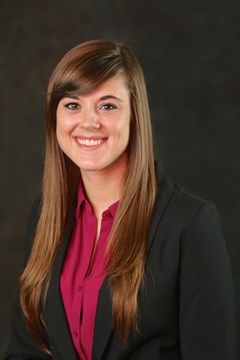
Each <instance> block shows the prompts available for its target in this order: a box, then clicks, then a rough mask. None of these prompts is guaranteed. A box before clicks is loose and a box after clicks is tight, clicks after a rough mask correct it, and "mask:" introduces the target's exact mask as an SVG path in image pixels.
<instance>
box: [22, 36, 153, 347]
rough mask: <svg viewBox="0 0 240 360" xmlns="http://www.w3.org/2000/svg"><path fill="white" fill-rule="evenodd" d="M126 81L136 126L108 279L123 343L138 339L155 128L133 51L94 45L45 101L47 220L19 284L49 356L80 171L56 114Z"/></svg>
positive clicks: (65, 64)
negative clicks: (49, 323) (59, 264)
mask: <svg viewBox="0 0 240 360" xmlns="http://www.w3.org/2000/svg"><path fill="white" fill-rule="evenodd" d="M119 73H121V74H123V75H124V77H125V80H126V84H127V87H128V89H129V91H130V96H131V106H132V121H131V129H130V143H129V147H128V152H129V154H128V156H129V163H128V171H127V176H126V181H125V186H124V190H123V193H122V196H121V202H120V205H119V209H118V212H117V215H116V219H115V222H114V226H113V229H112V232H111V235H110V238H109V249H110V250H109V251H111V256H110V257H109V258H110V260H109V263H108V266H107V277H108V282H109V287H110V291H111V294H112V313H113V322H114V325H115V327H116V328H117V330H118V332H119V335H120V337H121V339H122V341H123V343H126V342H127V339H128V336H129V334H130V331H133V333H136V332H137V324H138V301H137V295H138V291H139V287H140V286H141V284H142V282H143V275H144V267H145V259H146V248H147V240H148V233H149V228H150V224H151V219H152V213H153V208H154V202H155V196H156V182H155V171H154V158H153V146H152V131H151V120H150V113H149V106H148V99H147V92H146V87H145V82H144V77H143V74H142V70H141V67H140V66H139V63H138V61H137V60H136V58H135V56H134V55H133V53H132V52H131V51H130V50H129V48H128V47H126V46H125V45H122V44H118V43H115V42H112V41H108V40H93V41H88V42H85V43H82V44H80V45H78V46H76V47H75V48H73V49H72V50H70V51H69V52H68V53H67V54H66V55H65V56H64V57H63V58H62V60H61V61H60V62H59V64H58V65H57V66H56V68H55V70H54V72H53V74H52V76H51V78H50V82H49V86H48V92H47V101H46V154H45V165H44V176H43V191H42V203H41V210H40V217H39V221H38V225H37V229H36V235H35V239H34V243H33V247H32V252H31V254H30V257H29V259H28V262H27V265H26V267H25V269H24V271H23V273H22V276H21V278H20V301H21V306H22V309H23V312H24V315H25V317H26V320H27V323H28V326H29V329H30V332H31V334H32V336H33V337H34V338H35V340H36V341H37V342H38V343H39V344H40V345H41V347H42V348H43V349H44V350H45V351H49V348H48V345H47V343H46V342H45V336H44V334H46V328H45V323H44V308H43V307H44V305H43V304H44V302H43V301H42V299H45V297H46V294H47V290H48V285H49V280H50V277H51V272H52V268H53V263H54V259H55V257H56V254H57V251H58V248H59V246H60V244H61V239H62V236H63V234H64V231H65V227H66V224H67V219H68V215H69V213H70V209H71V205H70V204H71V203H72V199H73V198H74V196H75V192H76V187H77V183H78V181H79V174H80V172H79V169H78V168H77V166H76V165H75V164H74V163H73V162H72V161H71V160H70V159H68V158H67V157H66V156H65V155H64V154H63V152H62V150H61V149H60V147H59V145H58V143H57V139H56V109H57V106H58V103H59V101H60V100H61V99H62V98H63V97H65V96H74V95H80V94H87V93H90V92H92V91H93V90H95V89H96V88H97V87H98V86H100V85H101V84H103V83H104V82H105V81H106V80H108V79H110V78H111V77H113V76H115V75H117V74H119Z"/></svg>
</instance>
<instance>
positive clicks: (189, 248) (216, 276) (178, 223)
mask: <svg viewBox="0 0 240 360" xmlns="http://www.w3.org/2000/svg"><path fill="white" fill-rule="evenodd" d="M159 188H160V190H159V194H158V198H157V201H156V208H155V214H154V218H153V222H152V227H151V231H150V234H149V243H148V256H147V263H146V271H145V281H144V286H143V288H142V289H141V290H140V292H139V309H140V311H139V335H138V336H136V337H134V336H130V338H129V343H128V346H127V347H125V348H123V347H122V345H121V341H120V339H119V336H118V334H117V332H116V330H115V329H114V328H113V326H112V315H111V296H110V294H109V290H108V282H107V279H105V281H104V283H103V285H102V287H101V289H100V293H99V299H98V305H97V314H96V322H95V329H94V342H93V352H92V359H93V360H100V359H101V360H124V359H130V360H148V359H149V360H180V359H181V360H235V359H236V353H235V320H234V316H235V315H234V300H233V285H232V276H231V269H230V265H229V260H228V256H227V252H226V248H225V242H224V238H223V235H222V231H221V225H220V221H219V216H218V213H217V210H216V208H215V206H214V205H213V204H211V203H208V202H206V201H204V200H202V199H199V198H197V197H195V196H193V195H190V194H189V193H187V192H185V191H184V190H183V189H182V188H180V187H178V186H176V185H174V184H173V183H172V182H171V180H170V179H169V178H168V177H166V176H163V177H162V179H161V181H160V187H159ZM136 216H137V214H136ZM37 219H38V210H37V209H36V208H35V209H34V210H33V212H32V215H31V218H30V223H29V227H28V233H27V244H28V245H27V246H28V249H27V251H26V253H29V251H30V247H31V242H32V238H33V236H34V232H35V227H36V223H37ZM71 229H72V228H71V226H70V227H69V229H68V231H67V233H66V235H65V237H64V239H63V242H62V245H61V248H60V250H59V252H58V254H57V258H56V261H55V265H54V270H53V274H52V278H51V282H50V287H49V292H48V296H47V303H46V308H45V316H46V321H47V326H48V332H49V336H48V342H49V345H50V348H51V351H52V356H49V355H47V354H45V353H43V352H42V351H41V350H40V349H39V348H38V346H37V345H36V344H35V343H34V341H33V339H32V338H31V336H30V335H29V333H28V331H27V328H26V325H25V322H24V320H23V316H22V311H21V308H20V306H19V301H18V298H17V299H16V302H15V305H14V310H13V315H12V323H11V333H10V345H9V348H8V351H7V353H6V355H5V358H4V359H11V360H20V359H21V360H27V359H29V360H30V359H31V360H37V359H41V360H50V359H54V360H77V355H76V352H75V348H74V345H73V342H72V339H71V334H70V332H69V328H68V323H67V320H66V316H65V313H64V308H63V303H62V300H61V294H60V288H59V278H60V274H61V267H62V264H63V261H64V256H65V252H66V249H67V245H68V240H69V238H70V234H71Z"/></svg>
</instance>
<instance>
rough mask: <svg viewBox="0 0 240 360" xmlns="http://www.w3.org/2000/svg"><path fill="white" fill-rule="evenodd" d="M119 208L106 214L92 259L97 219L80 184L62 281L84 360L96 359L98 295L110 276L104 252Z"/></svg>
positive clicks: (81, 357)
mask: <svg viewBox="0 0 240 360" xmlns="http://www.w3.org/2000/svg"><path fill="white" fill-rule="evenodd" d="M118 204H119V202H118V201H117V202H116V203H114V204H112V205H111V206H110V207H109V208H108V209H107V210H106V211H104V212H103V214H102V222H101V230H100V235H99V239H98V242H97V247H96V251H95V255H94V257H93V258H92V254H93V251H94V244H95V237H96V232H97V219H96V217H95V215H94V213H93V209H92V206H91V204H90V203H89V202H88V201H87V199H86V197H85V195H84V191H83V186H82V184H81V183H80V185H79V189H78V204H77V208H76V218H75V225H74V229H73V233H72V237H71V240H70V243H69V245H68V250H67V254H66V257H65V261H64V265H63V269H62V273H61V278H60V289H61V294H62V299H63V304H64V308H65V312H66V316H67V320H68V324H69V328H70V332H71V335H72V339H73V343H74V345H75V348H76V351H77V353H78V357H79V359H80V360H90V359H91V355H92V346H93V334H94V322H95V315H96V308H97V301H98V291H99V289H100V287H101V285H102V283H103V281H104V278H105V275H106V274H105V273H104V270H105V263H106V258H105V256H104V250H105V245H106V241H107V238H108V236H109V234H110V231H111V229H112V225H113V221H114V218H115V215H116V212H117V208H118Z"/></svg>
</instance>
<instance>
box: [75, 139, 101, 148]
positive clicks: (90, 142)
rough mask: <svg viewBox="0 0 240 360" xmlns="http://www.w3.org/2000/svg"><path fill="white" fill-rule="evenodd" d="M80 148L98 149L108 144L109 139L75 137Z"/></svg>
mask: <svg viewBox="0 0 240 360" xmlns="http://www.w3.org/2000/svg"><path fill="white" fill-rule="evenodd" d="M74 140H75V141H76V143H77V144H78V146H79V147H80V148H82V149H96V148H98V147H100V146H101V145H102V144H103V143H105V142H106V140H107V138H83V137H74Z"/></svg>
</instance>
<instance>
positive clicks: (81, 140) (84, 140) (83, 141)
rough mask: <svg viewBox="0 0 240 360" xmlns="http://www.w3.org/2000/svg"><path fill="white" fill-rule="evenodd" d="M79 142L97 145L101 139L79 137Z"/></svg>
mask: <svg viewBox="0 0 240 360" xmlns="http://www.w3.org/2000/svg"><path fill="white" fill-rule="evenodd" d="M78 142H79V143H80V144H81V145H86V146H96V145H99V144H100V143H101V140H100V139H99V140H93V139H92V140H89V139H78Z"/></svg>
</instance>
